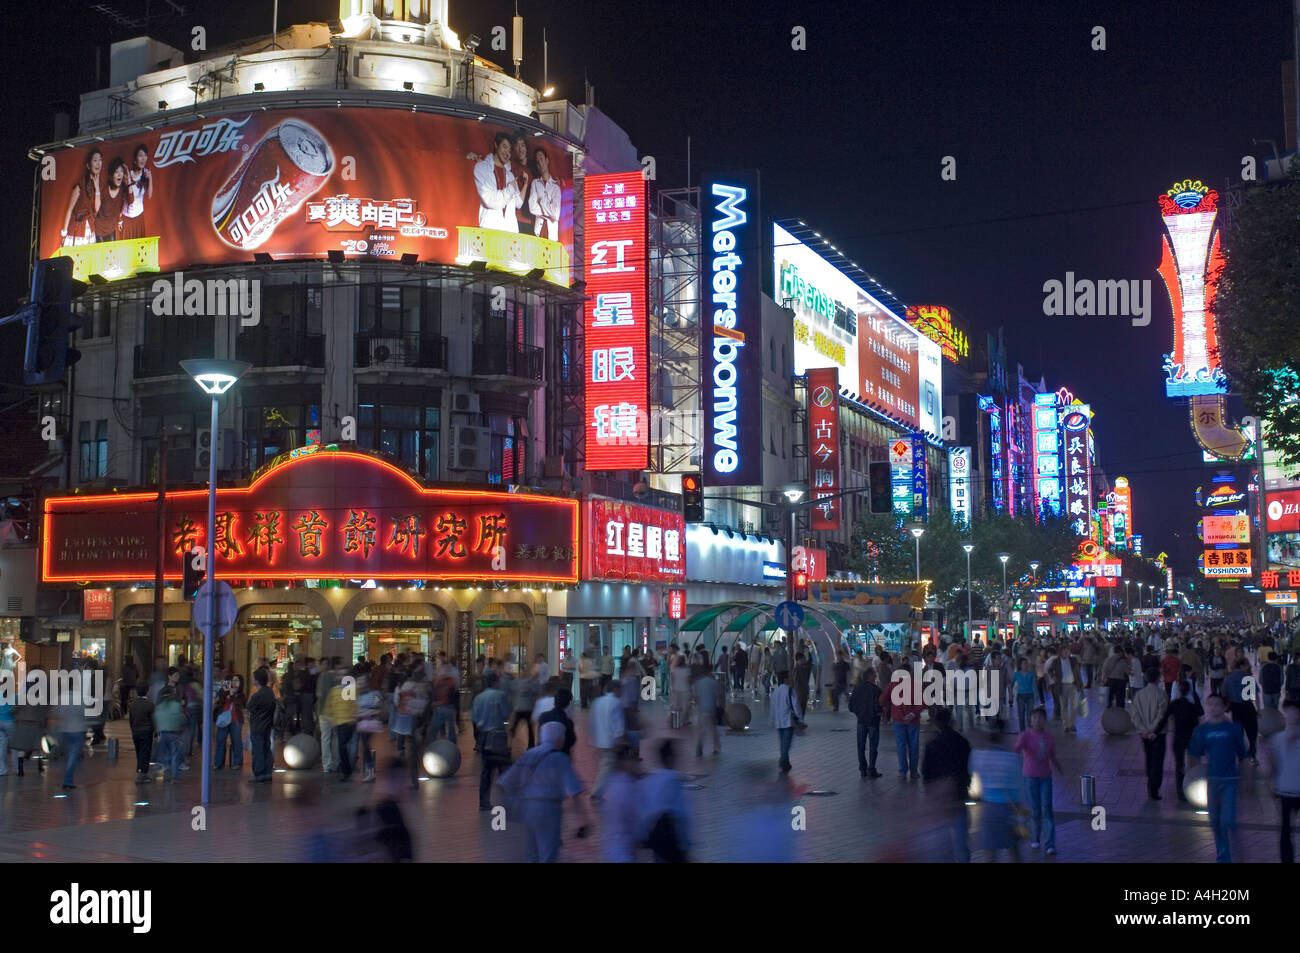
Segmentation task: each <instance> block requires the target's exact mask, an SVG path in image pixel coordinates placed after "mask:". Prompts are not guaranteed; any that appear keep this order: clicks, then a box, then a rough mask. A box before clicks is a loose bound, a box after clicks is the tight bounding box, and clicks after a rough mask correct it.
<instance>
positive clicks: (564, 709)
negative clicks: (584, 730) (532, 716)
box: [537, 686, 578, 754]
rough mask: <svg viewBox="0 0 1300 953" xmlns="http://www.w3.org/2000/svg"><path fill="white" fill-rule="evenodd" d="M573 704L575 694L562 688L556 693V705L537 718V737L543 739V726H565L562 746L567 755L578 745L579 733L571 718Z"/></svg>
mask: <svg viewBox="0 0 1300 953" xmlns="http://www.w3.org/2000/svg"><path fill="white" fill-rule="evenodd" d="M572 704H573V692H571V691H569V689H567V688H565V687H563V686H561V687H560V688H558V689H557V690H556V692H555V704H554V705H552V706H551V708H550V709H549V710H548V711H544V712H542V713H541V714H540V715H539V716H538V717H537V731H538V732H539V733H538V735H537V737H539V738H540V737H541V734H540V732H541V730H542V725H545V724H546V723H548V722H552V721H555V722H559V723H560V724H562V725H563V726H564V744H563V745H561V746H560V750H562V751H563V752H564V753H565V754H571V753H572V751H573V746H574V745H575V744H577V743H578V735H577V732H575V731H574V730H573V719H572V718H570V717H569V706H570V705H572Z"/></svg>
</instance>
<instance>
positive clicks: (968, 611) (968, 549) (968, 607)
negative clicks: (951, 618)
mask: <svg viewBox="0 0 1300 953" xmlns="http://www.w3.org/2000/svg"><path fill="white" fill-rule="evenodd" d="M961 548H962V549H964V550H966V631H967V633H969V632H970V622H971V618H972V617H973V616H974V615H975V613H974V612H973V611H972V610H971V599H970V553H971V550H972V549H974V548H975V544H974V543H962V544H961Z"/></svg>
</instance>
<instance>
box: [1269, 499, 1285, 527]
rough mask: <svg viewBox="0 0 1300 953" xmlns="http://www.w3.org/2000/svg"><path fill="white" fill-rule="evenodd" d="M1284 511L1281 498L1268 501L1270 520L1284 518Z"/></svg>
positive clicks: (1274, 520)
mask: <svg viewBox="0 0 1300 953" xmlns="http://www.w3.org/2000/svg"><path fill="white" fill-rule="evenodd" d="M1282 512H1283V507H1282V501H1281V500H1269V501H1268V518H1269V519H1270V520H1272V521H1273V522H1277V521H1278V520H1280V519H1281V518H1282Z"/></svg>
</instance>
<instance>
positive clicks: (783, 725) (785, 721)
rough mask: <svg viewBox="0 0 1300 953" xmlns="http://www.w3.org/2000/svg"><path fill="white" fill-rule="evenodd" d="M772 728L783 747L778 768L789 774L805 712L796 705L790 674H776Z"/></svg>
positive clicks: (772, 703)
mask: <svg viewBox="0 0 1300 953" xmlns="http://www.w3.org/2000/svg"><path fill="white" fill-rule="evenodd" d="M771 707H772V727H773V728H775V729H776V733H777V737H778V739H779V743H780V746H781V755H780V760H779V761H778V762H777V766H778V767H779V768H780V769H781V773H782V774H789V773H790V769H791V767H792V765H791V764H790V745H791V743H792V742H793V741H794V729H795V726H796V725H799V724H801V723H802V719H803V710H802V709H800V708H797V707H796V705H795V697H794V693H793V692H792V691H791V690H790V673H789V672H777V673H776V690H775V691H773V692H772V702H771Z"/></svg>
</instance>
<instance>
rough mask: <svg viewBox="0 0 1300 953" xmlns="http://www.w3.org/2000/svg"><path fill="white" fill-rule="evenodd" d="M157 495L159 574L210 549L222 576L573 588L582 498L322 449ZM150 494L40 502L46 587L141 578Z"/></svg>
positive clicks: (146, 570) (150, 538)
mask: <svg viewBox="0 0 1300 953" xmlns="http://www.w3.org/2000/svg"><path fill="white" fill-rule="evenodd" d="M207 496H208V494H207V491H206V490H180V491H172V492H169V493H168V494H167V502H166V513H165V516H166V525H167V534H166V551H165V552H164V554H163V569H164V575H165V578H167V579H169V580H178V579H180V578H181V572H182V563H181V560H182V556H183V554H185V553H187V552H189V551H190V550H192V549H194V548H195V547H203V548H205V549H208V550H212V549H215V554H216V563H217V578H219V579H249V580H260V579H304V578H306V579H440V580H486V581H492V580H498V581H536V582H576V581H577V578H578V538H577V536H578V503H577V501H576V500H570V499H562V498H558V497H548V496H533V495H528V494H522V493H498V492H489V491H481V490H433V489H426V488H424V487H423V486H421V485H420V484H419V483H418V482H417V481H416V480H415V479H414V478H413V477H411V476H410V475H409V474H407V473H406V472H405V471H403V470H400V469H398V468H397V467H395V466H393V465H392V464H389V463H386V462H384V461H382V460H379V459H378V458H376V457H371V456H366V455H364V454H359V453H352V452H347V451H339V452H330V451H321V452H317V453H312V454H307V455H305V456H301V457H296V458H293V459H290V460H289V461H288V462H286V463H283V464H281V465H279V466H276V467H273V468H271V469H268V470H266V471H264V472H263V473H261V474H259V475H258V476H257V478H256V479H254V481H253V482H252V483H251V484H250V485H249V486H247V487H238V488H236V487H230V488H219V489H218V490H217V522H216V538H215V541H214V545H213V546H212V547H208V545H207V539H206V537H207ZM156 503H157V496H156V494H153V493H119V494H112V495H106V496H85V495H82V496H65V497H50V498H49V499H47V500H46V504H45V513H44V531H43V533H42V538H41V578H42V579H43V580H44V581H45V582H75V581H85V580H91V581H111V580H120V581H127V580H136V579H151V578H153V574H154V558H155V553H156V546H157V537H156V532H155V529H154V521H155V510H156Z"/></svg>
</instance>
